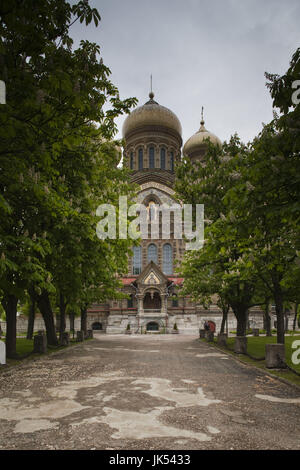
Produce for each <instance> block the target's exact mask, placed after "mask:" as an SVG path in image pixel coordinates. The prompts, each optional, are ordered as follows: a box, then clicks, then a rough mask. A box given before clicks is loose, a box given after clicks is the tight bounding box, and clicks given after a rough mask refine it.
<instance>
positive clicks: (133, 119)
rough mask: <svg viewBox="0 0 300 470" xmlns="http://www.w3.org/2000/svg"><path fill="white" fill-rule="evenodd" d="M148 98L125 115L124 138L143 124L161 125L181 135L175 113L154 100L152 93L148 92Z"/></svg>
mask: <svg viewBox="0 0 300 470" xmlns="http://www.w3.org/2000/svg"><path fill="white" fill-rule="evenodd" d="M149 98H150V100H149V101H147V103H145V104H144V105H143V106H139V107H138V108H136V109H134V110H133V111H132V112H131V113H130V114H129V116H127V118H126V119H125V122H124V124H123V129H122V133H123V137H124V138H126V136H127V135H128V134H130V133H131V132H132V131H137V130H138V129H140V128H144V127H145V126H146V127H148V126H161V127H164V128H167V129H171V130H172V131H175V132H176V133H177V134H179V135H180V136H181V134H182V129H181V124H180V121H179V119H178V117H177V116H176V114H174V113H173V112H172V111H171V110H170V109H168V108H166V107H165V106H161V105H160V104H158V103H157V102H156V101H154V99H153V98H154V93H152V92H151V93H149Z"/></svg>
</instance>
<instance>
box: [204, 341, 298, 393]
mask: <svg viewBox="0 0 300 470" xmlns="http://www.w3.org/2000/svg"><path fill="white" fill-rule="evenodd" d="M296 340H298V341H300V336H299V334H298V335H297V334H295V335H291V336H286V337H285V360H286V363H287V364H288V365H289V366H290V367H292V368H293V369H294V370H296V371H297V372H298V373H300V364H298V365H296V364H293V363H292V361H291V358H292V354H293V352H294V351H295V349H292V343H293V342H294V341H296ZM204 341H205V340H204ZM234 341H235V338H234V337H231V338H228V339H227V345H228V348H229V351H230V353H231V354H233V355H235V356H236V357H238V359H240V360H241V361H243V362H246V363H248V364H252V365H254V366H256V367H258V368H260V369H266V370H267V371H268V372H270V373H272V374H274V375H277V376H278V377H282V378H285V379H286V380H289V381H290V382H293V383H294V384H296V385H299V386H300V376H298V375H296V374H294V373H293V372H292V371H290V370H288V369H285V370H279V369H276V370H274V369H267V368H266V366H265V361H264V360H263V361H255V360H253V359H251V358H250V357H248V356H245V355H243V354H238V355H236V354H235V353H234V352H233V348H234ZM276 342H277V338H276V336H271V337H270V336H268V337H267V336H259V337H257V336H248V347H247V351H248V353H249V354H250V355H251V356H253V357H255V358H262V357H265V346H266V344H270V343H276ZM215 344H216V339H215ZM218 348H220V346H219V345H218ZM298 348H299V346H298ZM298 348H297V349H298ZM222 349H223V348H222ZM225 350H227V351H228V349H225ZM298 357H299V356H298Z"/></svg>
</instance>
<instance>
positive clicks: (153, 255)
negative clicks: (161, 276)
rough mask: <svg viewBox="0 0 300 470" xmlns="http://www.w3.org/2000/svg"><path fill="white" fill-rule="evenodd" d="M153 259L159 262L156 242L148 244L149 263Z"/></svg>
mask: <svg viewBox="0 0 300 470" xmlns="http://www.w3.org/2000/svg"><path fill="white" fill-rule="evenodd" d="M150 261H153V262H154V263H156V264H157V246H156V245H154V243H150V245H149V246H148V263H150Z"/></svg>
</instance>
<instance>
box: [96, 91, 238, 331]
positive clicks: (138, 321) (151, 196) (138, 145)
mask: <svg viewBox="0 0 300 470" xmlns="http://www.w3.org/2000/svg"><path fill="white" fill-rule="evenodd" d="M123 138H124V141H125V148H124V153H123V163H124V164H125V165H127V166H128V167H129V168H130V169H131V170H132V171H131V179H132V181H133V182H134V183H136V184H138V186H139V191H138V196H137V201H136V202H139V203H143V204H144V205H145V206H146V207H147V210H148V217H149V224H150V222H151V217H156V216H157V214H155V211H152V210H151V206H153V207H155V206H156V205H159V206H160V205H162V204H164V203H166V204H168V205H169V206H171V205H172V204H175V203H176V201H175V198H174V182H175V166H176V162H179V161H180V160H181V157H182V143H183V142H182V129H181V124H180V121H179V119H178V118H177V116H176V115H175V114H174V113H173V112H172V111H171V110H170V109H168V108H166V107H164V106H162V105H160V104H158V103H157V102H156V101H155V100H154V94H153V93H152V92H151V93H150V94H149V100H148V101H147V102H146V103H145V104H144V105H143V106H140V107H138V108H136V109H135V110H134V111H132V112H131V114H130V115H129V116H128V117H127V118H126V120H125V122H124V125H123ZM207 138H209V139H210V141H211V142H212V143H213V144H215V145H222V143H221V141H220V139H219V138H218V137H216V136H215V135H214V134H212V133H211V132H209V131H207V130H206V129H205V127H204V121H203V117H202V120H201V123H200V129H199V130H198V132H196V133H195V134H194V135H192V136H191V137H190V138H189V139H188V140H187V142H186V143H185V145H184V147H183V154H184V156H185V157H187V158H190V159H191V161H192V162H193V161H201V160H203V158H204V157H205V152H206V148H207V144H206V142H205V140H206V139H207ZM132 250H133V256H132V258H131V259H129V263H128V274H127V275H126V276H125V277H124V278H122V284H123V289H122V290H123V292H124V293H126V294H127V295H128V298H127V299H123V300H111V301H108V302H107V303H104V304H99V305H93V306H92V307H91V308H90V309H89V311H88V326H89V328H93V329H99V330H102V331H103V332H106V333H110V334H114V333H125V332H132V333H136V334H139V333H145V332H155V331H156V332H160V333H172V332H175V331H177V332H179V333H185V334H197V333H198V331H199V328H200V327H203V323H204V321H205V320H210V321H211V322H212V324H214V325H215V326H216V328H217V329H219V327H220V324H221V319H222V313H221V311H220V310H219V309H218V307H217V306H211V307H210V309H209V310H206V309H204V308H203V307H202V306H200V305H197V304H196V303H194V302H192V301H191V300H190V299H189V298H182V297H180V296H178V295H177V294H178V290H179V289H180V286H181V285H182V283H183V281H184V279H183V278H182V277H181V276H180V274H178V273H177V271H175V268H176V266H180V262H181V260H182V259H183V255H184V252H185V241H184V240H183V239H177V238H176V237H174V217H173V219H172V216H171V224H170V236H169V238H168V239H165V238H163V237H162V233H161V223H160V231H159V234H158V236H157V238H152V237H151V238H150V235H149V238H148V239H142V240H141V243H140V245H139V246H134V247H133V249H132ZM229 327H231V328H232V327H235V320H234V317H233V315H232V314H231V315H230V319H229Z"/></svg>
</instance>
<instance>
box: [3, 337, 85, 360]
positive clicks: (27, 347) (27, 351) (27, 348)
mask: <svg viewBox="0 0 300 470" xmlns="http://www.w3.org/2000/svg"><path fill="white" fill-rule="evenodd" d="M2 339H4V338H2ZM89 339H90V338H89ZM85 341H88V339H86V340H85ZM76 344H80V343H78V342H77V341H76V339H73V338H72V337H71V338H70V344H69V346H48V352H47V354H52V353H54V352H56V351H60V350H62V349H66V348H68V347H70V346H75V345H76ZM16 351H17V355H18V356H19V357H17V358H16V359H7V365H8V366H13V365H17V364H20V362H22V360H24V359H26V358H29V359H33V358H36V357H42V356H45V354H37V353H34V352H33V339H26V338H17V340H16Z"/></svg>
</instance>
